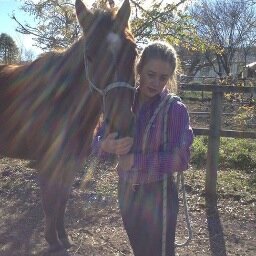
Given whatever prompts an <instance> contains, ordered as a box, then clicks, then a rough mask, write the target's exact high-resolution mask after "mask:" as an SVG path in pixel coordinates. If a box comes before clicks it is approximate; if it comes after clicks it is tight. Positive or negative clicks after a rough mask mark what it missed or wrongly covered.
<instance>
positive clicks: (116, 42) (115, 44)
mask: <svg viewBox="0 0 256 256" xmlns="http://www.w3.org/2000/svg"><path fill="white" fill-rule="evenodd" d="M107 41H108V44H109V49H110V51H111V52H112V54H113V55H114V56H115V53H118V51H119V50H120V48H121V38H120V36H119V35H118V34H116V33H114V32H110V33H109V34H108V36H107Z"/></svg>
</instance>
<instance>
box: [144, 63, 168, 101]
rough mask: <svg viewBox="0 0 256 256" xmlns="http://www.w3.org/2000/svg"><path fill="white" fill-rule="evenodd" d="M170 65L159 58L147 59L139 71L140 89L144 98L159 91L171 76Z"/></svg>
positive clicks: (148, 97) (152, 95)
mask: <svg viewBox="0 0 256 256" xmlns="http://www.w3.org/2000/svg"><path fill="white" fill-rule="evenodd" d="M171 75H172V74H171V66H170V63H169V62H167V61H163V60H161V59H152V60H149V61H148V62H147V63H146V64H145V65H144V66H143V68H142V70H141V73H140V91H141V94H142V95H141V96H142V98H143V99H144V100H147V99H150V98H152V97H154V96H156V95H157V94H159V93H161V92H162V90H163V88H164V87H165V86H166V84H167V82H168V80H169V78H170V76H171Z"/></svg>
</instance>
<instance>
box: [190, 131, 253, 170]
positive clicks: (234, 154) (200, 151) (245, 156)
mask: <svg viewBox="0 0 256 256" xmlns="http://www.w3.org/2000/svg"><path fill="white" fill-rule="evenodd" d="M207 141H208V139H207V137H203V136H200V137H196V138H195V140H194V143H193V146H192V153H191V164H193V165H195V166H196V167H205V164H206V157H207V143H208V142H207ZM219 164H220V167H222V168H232V169H238V170H243V171H244V172H246V173H252V172H255V171H256V141H254V140H250V139H234V138H221V141H220V150H219Z"/></svg>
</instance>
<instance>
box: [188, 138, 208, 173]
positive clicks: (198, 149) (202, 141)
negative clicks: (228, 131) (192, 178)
mask: <svg viewBox="0 0 256 256" xmlns="http://www.w3.org/2000/svg"><path fill="white" fill-rule="evenodd" d="M206 157H207V137H196V138H195V140H194V143H193V145H192V150H191V164H193V165H195V166H196V167H197V168H200V167H203V166H205V164H206Z"/></svg>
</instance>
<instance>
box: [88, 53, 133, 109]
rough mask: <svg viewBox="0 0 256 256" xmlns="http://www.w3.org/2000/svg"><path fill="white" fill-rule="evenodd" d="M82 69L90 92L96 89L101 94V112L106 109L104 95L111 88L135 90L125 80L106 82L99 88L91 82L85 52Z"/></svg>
mask: <svg viewBox="0 0 256 256" xmlns="http://www.w3.org/2000/svg"><path fill="white" fill-rule="evenodd" d="M84 69H85V76H86V79H87V81H88V82H89V87H90V90H91V92H92V91H93V89H94V90H95V91H97V92H98V93H99V94H101V96H102V102H103V114H105V110H106V96H107V94H108V93H109V92H110V91H111V90H112V89H115V88H118V87H120V88H126V89H129V90H132V91H134V93H135V91H136V87H133V86H131V85H130V84H128V83H126V82H114V83H110V84H108V85H107V86H106V87H105V88H104V89H100V88H98V87H97V86H96V85H95V84H94V83H93V82H92V80H91V79H90V77H89V63H88V60H87V58H86V56H85V53H84Z"/></svg>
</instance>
